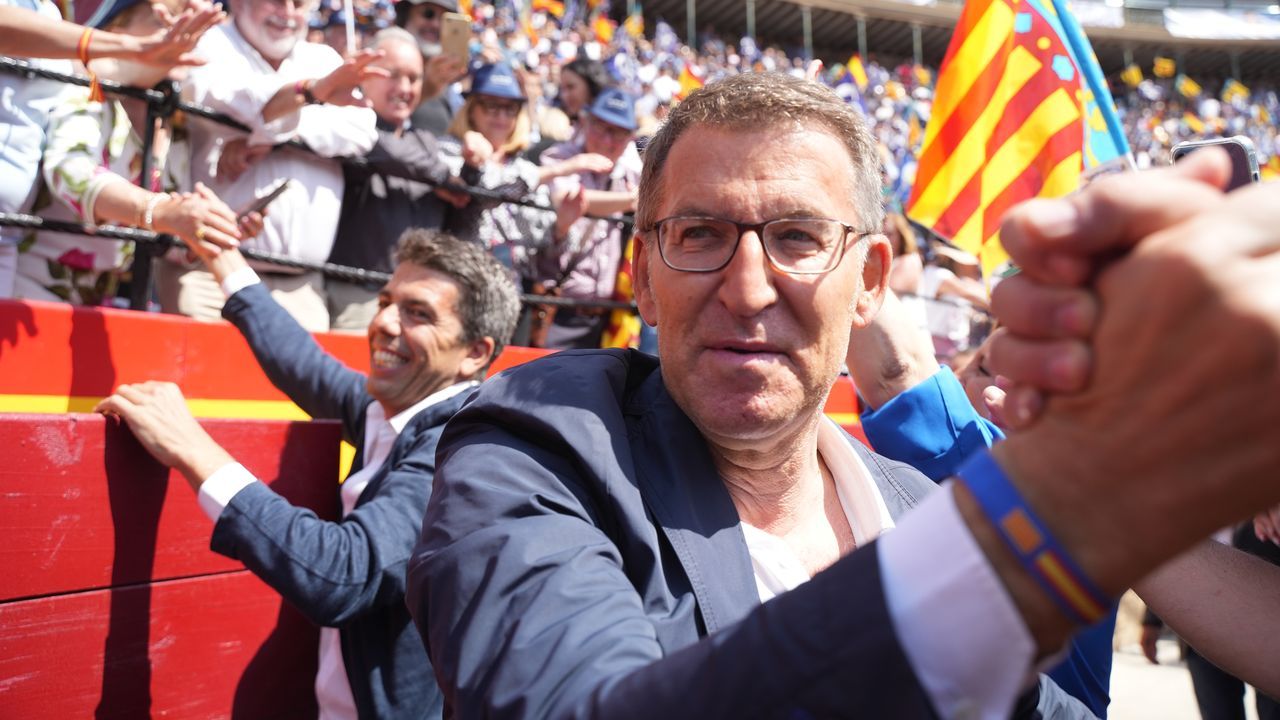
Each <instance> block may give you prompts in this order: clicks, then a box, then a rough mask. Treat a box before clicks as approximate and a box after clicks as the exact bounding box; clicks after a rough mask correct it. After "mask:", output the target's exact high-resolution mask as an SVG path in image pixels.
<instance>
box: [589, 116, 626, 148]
mask: <svg viewBox="0 0 1280 720" xmlns="http://www.w3.org/2000/svg"><path fill="white" fill-rule="evenodd" d="M587 132H589V133H592V134H594V135H595V136H597V137H599V138H602V139H604V140H608V141H610V142H615V143H619V142H625V141H627V140H630V139H631V136H632V135H633V134H634V133H632V132H631V131H630V130H628V129H626V128H621V127H618V126H617V125H610V124H609V123H607V122H604V121H602V120H594V119H592V120H589V121H588V122H587Z"/></svg>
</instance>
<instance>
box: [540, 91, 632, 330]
mask: <svg viewBox="0 0 1280 720" xmlns="http://www.w3.org/2000/svg"><path fill="white" fill-rule="evenodd" d="M582 123H583V129H582V132H581V133H579V134H578V136H577V137H576V138H575V139H573V140H570V141H569V142H565V143H561V144H559V145H556V146H554V147H551V148H549V149H547V151H546V152H544V153H543V154H542V163H543V165H554V164H556V163H564V162H566V161H570V160H572V162H573V164H574V165H575V166H577V167H581V169H580V170H578V171H577V172H574V173H570V174H567V175H562V176H560V177H557V178H555V179H554V180H552V182H551V199H552V202H553V203H555V205H556V208H557V211H556V223H555V226H554V227H553V229H552V237H551V240H552V241H551V244H550V247H548V248H545V249H544V250H542V251H541V255H540V257H539V268H538V274H539V276H540V277H541V278H542V279H544V281H545V282H546V284H547V286H548V287H549V288H556V289H558V290H559V294H560V296H561V297H566V298H577V299H581V300H609V299H612V297H613V290H614V282H615V281H616V280H617V276H618V263H619V261H620V260H621V259H622V250H623V246H624V245H625V244H626V242H627V236H625V235H624V234H623V231H624V230H626V229H628V228H627V227H626V226H625V225H623V224H622V223H618V222H613V221H609V220H593V219H589V218H584V217H583V215H593V216H596V217H600V216H608V215H620V214H622V213H628V212H632V211H634V210H635V203H636V190H637V188H639V187H640V156H639V155H638V154H637V153H636V152H635V150H634V141H635V137H636V127H637V125H636V102H635V98H633V97H631V96H630V95H628V94H627V93H625V92H623V91H621V90H618V89H617V88H605V89H604V90H603V91H601V93H600V94H599V95H598V96H597V97H596V99H595V101H594V102H593V103H591V106H590V107H589V108H588V109H587V112H586V113H585V114H584V116H583V118H582ZM607 321H608V314H607V313H606V312H604V311H601V310H600V309H598V308H569V307H562V308H558V309H556V311H555V315H554V316H553V320H552V324H551V327H550V329H549V331H548V333H547V347H549V348H555V349H557V350H565V349H571V348H598V347H600V338H601V335H602V334H603V333H604V328H605V324H606V322H607Z"/></svg>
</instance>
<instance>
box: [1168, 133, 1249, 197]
mask: <svg viewBox="0 0 1280 720" xmlns="http://www.w3.org/2000/svg"><path fill="white" fill-rule="evenodd" d="M1210 145H1216V146H1218V147H1220V148H1222V149H1223V150H1226V151H1227V155H1228V156H1229V157H1230V158H1231V181H1230V182H1229V183H1228V184H1227V192H1231V191H1232V190H1235V189H1236V188H1241V187H1244V186H1245V185H1248V184H1250V183H1256V182H1258V181H1259V179H1260V178H1261V174H1260V173H1259V171H1258V152H1257V151H1256V150H1254V148H1253V141H1252V140H1250V139H1249V138H1247V137H1245V136H1244V135H1234V136H1232V137H1229V138H1215V139H1213V140H1188V141H1187V142H1180V143H1178V144H1177V145H1174V146H1173V161H1174V162H1178V161H1179V160H1181V159H1182V158H1183V157H1185V156H1187V155H1189V154H1190V153H1192V152H1194V151H1196V150H1199V149H1200V148H1202V147H1209V146H1210Z"/></svg>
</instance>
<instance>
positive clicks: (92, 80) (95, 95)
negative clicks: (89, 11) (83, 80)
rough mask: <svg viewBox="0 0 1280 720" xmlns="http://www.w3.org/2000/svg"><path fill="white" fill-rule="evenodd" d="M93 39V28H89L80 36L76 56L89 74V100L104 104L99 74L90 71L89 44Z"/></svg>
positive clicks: (104, 97)
mask: <svg viewBox="0 0 1280 720" xmlns="http://www.w3.org/2000/svg"><path fill="white" fill-rule="evenodd" d="M92 39H93V28H91V27H87V28H85V29H84V32H83V33H81V34H80V44H79V45H77V46H76V54H77V55H79V56H80V64H81V65H84V69H85V71H86V72H88V73H89V100H90V101H91V102H102V101H103V100H105V99H106V96H105V95H103V94H102V85H101V84H100V83H99V82H98V74H97V73H95V72H94V71H93V70H90V69H89V42H90V41H91V40H92Z"/></svg>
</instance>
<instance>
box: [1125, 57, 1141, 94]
mask: <svg viewBox="0 0 1280 720" xmlns="http://www.w3.org/2000/svg"><path fill="white" fill-rule="evenodd" d="M1120 79H1121V80H1123V81H1124V84H1125V85H1128V86H1129V87H1131V88H1136V87H1138V85H1141V84H1142V68H1140V67H1138V65H1137V64H1136V63H1135V64H1133V65H1130V66H1129V67H1127V68H1125V69H1124V70H1123V71H1122V72H1121V73H1120Z"/></svg>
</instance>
